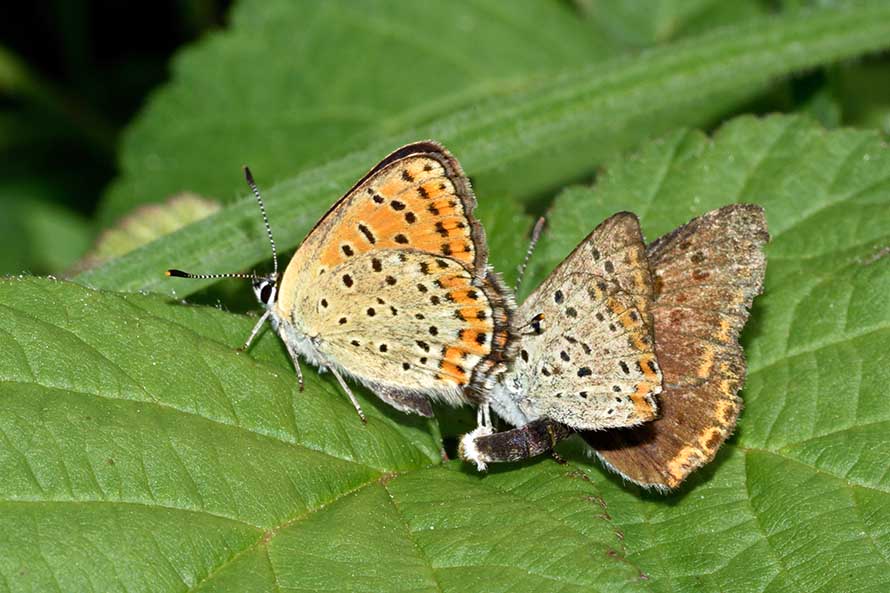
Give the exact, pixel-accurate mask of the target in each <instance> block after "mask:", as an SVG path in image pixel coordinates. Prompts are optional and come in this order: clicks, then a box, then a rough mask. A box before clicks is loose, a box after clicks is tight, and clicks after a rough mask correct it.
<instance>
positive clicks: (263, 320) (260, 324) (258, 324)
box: [238, 311, 302, 384]
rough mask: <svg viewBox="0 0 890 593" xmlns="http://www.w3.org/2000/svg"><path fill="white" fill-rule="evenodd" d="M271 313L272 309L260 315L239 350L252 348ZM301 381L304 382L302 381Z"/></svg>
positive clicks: (243, 350)
mask: <svg viewBox="0 0 890 593" xmlns="http://www.w3.org/2000/svg"><path fill="white" fill-rule="evenodd" d="M271 314H272V311H266V312H265V313H263V316H262V317H260V319H259V321H257V322H256V324H255V325H254V326H253V329H252V330H251V331H250V335H249V336H247V341H246V342H244V345H243V346H241V347H240V348H238V350H239V351H241V352H245V351H246V350H247V349H248V348H250V344H251V342H253V339H254V338H255V337H256V335H257V334H258V333H260V330H261V329H263V325H264V324H265V323H266V320H267V319H269V315H271ZM291 357H293V354H291ZM294 360H296V359H294ZM300 383H301V384H302V381H301V382H300Z"/></svg>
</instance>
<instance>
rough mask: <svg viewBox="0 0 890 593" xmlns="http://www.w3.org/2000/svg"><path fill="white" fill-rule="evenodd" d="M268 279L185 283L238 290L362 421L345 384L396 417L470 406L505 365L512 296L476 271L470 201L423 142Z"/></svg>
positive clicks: (451, 161) (459, 176) (482, 261)
mask: <svg viewBox="0 0 890 593" xmlns="http://www.w3.org/2000/svg"><path fill="white" fill-rule="evenodd" d="M245 175H246V178H247V181H248V185H249V186H250V187H251V189H252V190H253V193H254V196H255V198H256V200H257V202H258V203H259V205H260V210H261V213H262V216H263V222H264V224H265V227H266V232H267V235H268V237H269V241H270V243H271V244H272V256H273V271H272V273H271V274H269V275H266V276H255V275H250V274H190V273H187V272H182V271H180V270H168V272H167V275H169V276H175V277H186V278H225V277H237V278H247V279H250V280H251V281H252V282H253V290H254V292H255V294H256V297H257V300H258V301H259V302H260V303H261V304H262V305H263V307H264V308H265V313H264V314H263V315H262V317H261V318H260V320H259V321H258V322H257V324H256V326H255V327H254V329H253V331H252V332H251V335H250V337H249V338H248V340H247V344H245V348H246V347H247V346H249V345H250V343H251V341H252V340H253V338H254V337H255V336H256V334H257V333H258V332H259V330H260V329H261V328H262V327H263V325H264V322H265V321H266V320H269V321H270V322H271V325H272V327H273V328H274V329H275V331H277V333H278V335H279V336H280V337H281V339H282V341H283V342H284V344H285V346H286V348H287V351H288V353H289V354H290V356H291V358H292V359H293V362H294V366H295V369H296V371H297V375H298V377H299V383H300V388H301V389H302V386H303V376H302V371H301V369H300V359H301V358H302V359H304V360H306V361H307V362H309V363H310V364H312V365H315V366H317V367H319V369H321V370H327V371H330V372H331V373H332V374H333V375H334V377H335V378H336V380H337V382H338V383H339V385H340V387H341V388H342V389H343V391H344V392H345V393H346V394H347V396H348V397H349V398H350V400H351V401H352V403H353V405H354V406H355V409H356V411H357V413H358V414H359V417H360V418H361V419H362V421H365V416H364V414H363V412H362V410H361V406H360V405H359V403H358V401H357V399H356V398H355V395H354V394H353V393H352V390H351V389H350V387H349V385H348V383H347V382H346V380H345V379H346V378H348V377H351V378H353V379H355V380H356V381H358V382H359V383H361V384H363V385H365V386H367V387H368V389H370V390H371V391H372V392H374V393H375V394H376V395H377V396H378V397H379V398H380V399H382V400H383V401H385V402H386V403H388V404H390V405H392V406H393V407H395V408H397V409H399V410H402V411H405V412H412V413H416V414H420V415H423V416H432V413H433V412H432V406H431V401H432V400H439V401H443V402H445V403H448V404H452V405H459V404H462V403H467V402H470V403H474V402H475V403H477V402H479V401H480V400H481V398H482V395H481V394H483V393H485V392H486V391H487V389H488V388H489V385H490V383H491V382H492V381H493V378H494V377H495V376H496V375H497V374H498V373H499V372H501V370H503V368H504V365H505V361H506V360H507V359H508V357H509V352H508V348H509V344H510V343H511V339H510V318H511V315H512V311H513V309H514V308H515V306H514V304H513V300H512V299H513V297H512V294H511V293H510V292H509V290H508V289H507V288H505V287H504V286H503V284H502V282H501V280H500V278H499V276H498V275H497V274H495V273H494V272H493V271H492V269H491V268H490V267H489V265H488V261H487V260H488V250H487V245H486V241H485V233H484V231H483V229H482V226H481V225H480V223H479V221H478V220H476V218H475V217H474V215H473V210H474V209H475V207H476V198H475V196H474V195H473V191H472V189H471V187H470V182H469V180H468V179H467V177H466V175H464V173H463V170H462V169H461V167H460V164H459V163H458V162H457V160H456V159H455V158H454V157H453V156H452V155H451V154H450V153H449V152H448V151H447V150H446V149H445V148H444V147H443V146H441V145H440V144H438V143H436V142H433V141H424V142H416V143H413V144H409V145H407V146H404V147H402V148H399V149H398V150H396V151H394V152H393V153H392V154H390V155H389V156H387V157H386V158H384V159H383V160H382V161H381V162H380V163H379V164H377V165H376V166H375V167H374V168H373V169H371V171H370V172H368V173H367V174H366V175H365V176H364V177H362V178H361V179H360V180H359V181H358V182H357V183H356V184H355V185H354V186H353V187H352V188H351V189H350V190H349V191H348V192H347V193H346V194H345V195H344V196H343V197H342V198H340V199H339V200H338V201H337V202H336V203H335V204H334V205H333V206H332V207H331V208H330V210H328V212H327V213H326V214H325V215H324V216H323V217H322V218H321V220H319V221H318V223H316V225H315V226H314V227H313V228H312V230H311V231H310V232H309V234H308V235H307V236H306V238H305V239H304V240H303V242H302V243H301V244H300V246H299V247H298V248H297V250H296V252H295V253H294V255H293V257H292V258H291V260H290V263H289V264H288V266H287V268H286V269H285V270H284V274H283V275H282V276H281V277H280V278H279V275H278V258H277V253H276V250H275V242H274V240H273V238H272V231H271V228H270V226H269V222H268V219H267V217H266V212H265V208H264V206H263V202H262V199H261V197H260V193H259V190H258V189H257V187H256V184H255V183H254V181H253V177H252V176H251V174H250V171H249V170H248V169H247V168H245Z"/></svg>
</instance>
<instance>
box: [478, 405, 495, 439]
mask: <svg viewBox="0 0 890 593" xmlns="http://www.w3.org/2000/svg"><path fill="white" fill-rule="evenodd" d="M476 428H477V429H485V430H486V431H487V433H488V434H491V433H492V432H494V431H493V430H492V428H491V408H490V407H489V405H488V403H487V402H486V403H484V404H482V405H480V406H479V408H478V409H477V410H476Z"/></svg>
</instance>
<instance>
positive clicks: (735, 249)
mask: <svg viewBox="0 0 890 593" xmlns="http://www.w3.org/2000/svg"><path fill="white" fill-rule="evenodd" d="M768 240H769V235H768V233H767V228H766V219H765V217H764V214H763V209H762V208H760V207H759V206H755V205H747V204H740V205H730V206H725V207H723V208H720V209H718V210H715V211H712V212H709V213H707V214H705V215H703V216H701V217H699V218H696V219H694V220H692V221H691V222H689V223H688V224H686V225H684V226H682V227H680V228H678V229H677V230H675V231H673V232H671V233H669V234H667V235H665V236H664V237H662V238H660V239H658V240H656V241H654V242H653V243H652V244H651V245H650V246H649V248H648V255H649V261H650V263H651V266H652V270H653V272H654V274H655V276H656V280H655V287H656V293H655V301H654V307H653V317H654V323H655V343H656V352H657V355H658V361H659V364H660V366H661V370H662V372H663V373H664V391H663V392H662V393H661V395H660V397H659V405H660V416H659V418H658V419H657V420H655V421H654V422H650V423H648V424H646V425H643V426H640V427H638V428H634V429H628V430H618V431H610V432H608V433H588V434H586V435H585V438H586V439H587V440H588V442H589V443H590V444H591V445H592V446H593V447H594V448H595V449H596V450H597V454H598V455H599V456H600V458H601V459H602V460H603V461H604V462H605V463H606V464H607V465H609V466H610V467H611V468H612V469H614V470H615V471H617V472H618V473H620V474H621V475H623V476H624V477H626V478H627V479H629V480H631V481H634V482H636V483H638V484H641V485H645V486H653V487H657V488H674V487H676V486H677V485H678V484H679V483H680V482H682V481H683V480H684V479H685V478H686V476H687V475H688V474H689V473H691V472H692V471H694V470H695V469H696V468H698V467H700V466H701V465H703V464H705V463H707V462H708V461H710V460H711V459H713V457H714V455H715V454H716V452H717V450H718V448H719V447H720V445H721V444H722V443H723V442H724V441H725V440H726V438H727V437H728V436H729V435H730V434H731V433H732V431H733V429H734V427H735V423H736V419H737V418H738V415H739V412H740V411H741V407H742V402H741V399H740V398H739V397H738V395H737V393H738V391H739V390H740V389H741V387H742V385H743V384H744V380H745V369H746V365H745V357H744V352H743V351H742V348H741V346H740V345H739V342H738V340H739V333H740V332H741V330H742V328H743V327H744V325H745V322H746V321H747V319H748V310H749V308H750V307H751V304H752V301H753V299H754V297H755V296H756V295H758V294H759V293H760V291H761V290H762V286H763V277H764V272H765V269H766V259H765V256H764V254H763V251H762V248H763V246H764V244H765V243H766V242H767V241H768Z"/></svg>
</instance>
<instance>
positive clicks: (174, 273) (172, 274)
mask: <svg viewBox="0 0 890 593" xmlns="http://www.w3.org/2000/svg"><path fill="white" fill-rule="evenodd" d="M164 276H167V277H168V278H169V277H173V278H188V277H189V275H188V274H187V273H185V272H183V271H182V270H173V269H171V270H167V271H166V272H164Z"/></svg>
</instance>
